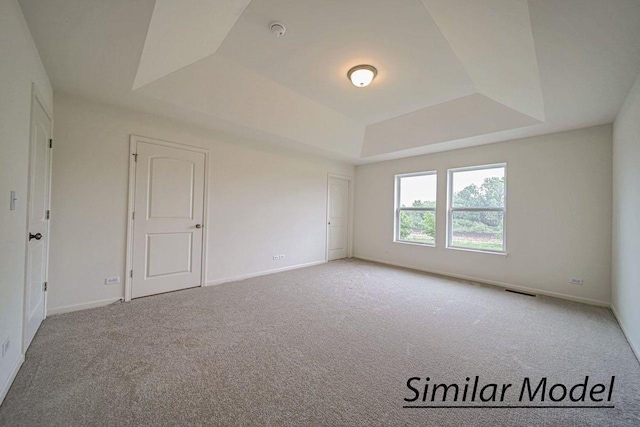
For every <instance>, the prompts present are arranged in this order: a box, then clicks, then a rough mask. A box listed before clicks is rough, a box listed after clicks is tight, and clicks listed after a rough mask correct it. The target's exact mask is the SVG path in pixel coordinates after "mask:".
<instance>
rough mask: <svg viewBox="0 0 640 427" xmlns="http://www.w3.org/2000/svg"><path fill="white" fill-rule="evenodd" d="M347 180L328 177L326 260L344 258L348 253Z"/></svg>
mask: <svg viewBox="0 0 640 427" xmlns="http://www.w3.org/2000/svg"><path fill="white" fill-rule="evenodd" d="M349 200H350V194H349V180H348V179H343V178H338V177H333V176H330V177H329V197H328V201H329V206H328V215H327V216H328V224H327V227H328V239H327V245H328V251H327V252H328V258H329V261H332V260H335V259H340V258H346V257H347V256H348V253H349V222H350V221H349Z"/></svg>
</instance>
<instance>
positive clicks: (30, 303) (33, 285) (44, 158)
mask: <svg viewBox="0 0 640 427" xmlns="http://www.w3.org/2000/svg"><path fill="white" fill-rule="evenodd" d="M50 138H51V120H50V118H49V116H48V115H47V113H46V112H45V109H44V108H43V106H42V105H41V104H40V102H39V100H38V98H37V97H35V96H34V98H33V108H32V112H31V141H30V143H29V197H28V210H27V212H28V218H27V222H28V224H27V230H28V231H27V234H28V236H27V239H28V240H27V272H26V288H25V315H26V319H25V329H24V346H25V350H26V349H27V348H28V347H29V345H30V344H31V341H32V340H33V337H34V336H35V334H36V332H37V331H38V328H39V327H40V324H41V323H42V320H43V319H44V317H45V309H46V307H45V291H44V283H45V282H46V280H47V250H48V245H49V224H48V220H47V210H48V209H49V179H50V176H51V175H50V167H51V162H50V156H51V148H50V147H49V140H50ZM29 235H33V236H36V237H34V238H29Z"/></svg>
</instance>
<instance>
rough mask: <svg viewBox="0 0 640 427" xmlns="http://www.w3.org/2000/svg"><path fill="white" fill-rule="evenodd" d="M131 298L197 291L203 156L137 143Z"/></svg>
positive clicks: (181, 149)
mask: <svg viewBox="0 0 640 427" xmlns="http://www.w3.org/2000/svg"><path fill="white" fill-rule="evenodd" d="M135 154H136V156H135V157H136V161H135V188H134V190H135V195H134V210H133V213H132V223H133V248H132V252H133V254H132V255H133V260H132V270H133V272H132V274H131V297H132V298H138V297H143V296H147V295H152V294H158V293H163V292H169V291H175V290H179V289H186V288H191V287H195V286H200V285H201V284H202V282H203V277H202V274H203V269H202V254H203V236H204V232H203V231H204V227H205V226H206V224H205V223H204V211H205V205H204V203H205V170H206V167H205V166H206V165H205V163H206V155H205V153H203V152H202V151H192V150H190V149H189V148H187V147H185V148H178V146H177V144H172V145H171V146H168V145H162V144H161V143H160V142H158V143H153V142H148V141H145V142H143V141H136V148H135Z"/></svg>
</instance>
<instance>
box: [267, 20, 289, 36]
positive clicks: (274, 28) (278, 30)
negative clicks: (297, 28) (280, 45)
mask: <svg viewBox="0 0 640 427" xmlns="http://www.w3.org/2000/svg"><path fill="white" fill-rule="evenodd" d="M270 28H271V32H272V33H273V34H275V36H276V37H278V38H280V37H282V36H284V33H286V32H287V28H286V27H285V26H284V24H281V23H280V22H274V23H272V24H271V26H270Z"/></svg>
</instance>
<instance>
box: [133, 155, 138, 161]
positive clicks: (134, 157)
mask: <svg viewBox="0 0 640 427" xmlns="http://www.w3.org/2000/svg"><path fill="white" fill-rule="evenodd" d="M133 161H134V162H138V153H133Z"/></svg>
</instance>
